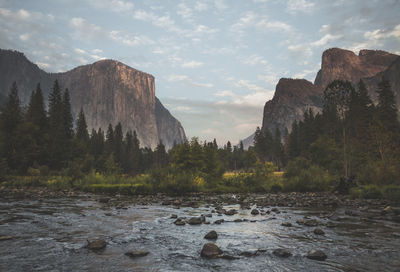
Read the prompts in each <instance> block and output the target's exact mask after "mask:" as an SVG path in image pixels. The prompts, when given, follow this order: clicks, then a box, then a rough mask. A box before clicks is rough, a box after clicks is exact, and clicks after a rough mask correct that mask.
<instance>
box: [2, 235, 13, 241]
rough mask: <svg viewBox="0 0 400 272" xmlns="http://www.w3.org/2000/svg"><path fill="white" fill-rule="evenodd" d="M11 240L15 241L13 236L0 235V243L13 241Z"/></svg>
mask: <svg viewBox="0 0 400 272" xmlns="http://www.w3.org/2000/svg"><path fill="white" fill-rule="evenodd" d="M11 239H13V237H12V236H8V235H3V236H1V235H0V241H6V240H11Z"/></svg>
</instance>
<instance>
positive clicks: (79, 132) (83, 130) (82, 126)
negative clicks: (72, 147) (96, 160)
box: [76, 108, 89, 144]
mask: <svg viewBox="0 0 400 272" xmlns="http://www.w3.org/2000/svg"><path fill="white" fill-rule="evenodd" d="M76 138H77V139H78V140H80V141H82V142H83V143H85V144H87V143H88V141H89V133H88V130H87V124H86V118H85V113H84V112H83V109H82V108H81V110H80V112H79V116H78V120H77V122H76Z"/></svg>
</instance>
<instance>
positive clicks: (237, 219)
mask: <svg viewBox="0 0 400 272" xmlns="http://www.w3.org/2000/svg"><path fill="white" fill-rule="evenodd" d="M233 222H235V223H239V222H243V219H240V218H236V219H235V220H233Z"/></svg>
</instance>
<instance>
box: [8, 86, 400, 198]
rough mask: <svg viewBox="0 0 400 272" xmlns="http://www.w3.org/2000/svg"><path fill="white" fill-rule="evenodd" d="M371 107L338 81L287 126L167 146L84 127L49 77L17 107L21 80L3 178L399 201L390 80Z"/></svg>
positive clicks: (361, 91) (98, 188) (110, 187)
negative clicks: (47, 85)
mask: <svg viewBox="0 0 400 272" xmlns="http://www.w3.org/2000/svg"><path fill="white" fill-rule="evenodd" d="M376 92H377V104H376V105H375V104H374V103H373V102H372V100H371V98H370V97H369V95H368V91H367V89H366V87H365V85H364V83H363V82H362V81H360V82H359V83H358V85H357V86H353V85H352V84H351V83H350V82H345V81H340V80H336V81H333V82H332V83H331V84H329V85H328V86H327V88H326V89H325V91H324V106H323V110H322V112H320V113H314V112H313V111H312V110H308V111H306V112H305V113H304V117H303V120H302V121H298V122H294V123H293V125H292V128H291V131H290V133H289V132H288V131H287V130H286V131H283V132H281V131H280V130H279V129H276V130H275V131H274V132H270V131H268V130H267V131H264V130H261V129H260V128H257V129H256V132H255V137H254V147H250V148H249V149H248V150H244V148H243V143H242V142H240V143H239V144H238V145H237V146H234V145H232V144H231V143H230V142H229V141H228V142H227V143H226V144H224V145H223V147H222V146H221V147H220V146H219V145H218V143H217V142H216V140H215V139H214V141H212V142H206V141H204V142H203V141H199V140H198V138H195V137H194V138H192V139H190V140H188V141H185V142H183V143H179V144H176V145H174V147H173V148H171V149H170V150H166V148H165V146H164V145H163V143H162V142H161V141H160V142H159V144H158V145H157V147H156V148H154V150H152V149H151V148H148V147H141V146H140V142H139V140H138V138H137V136H136V132H135V131H125V133H124V128H123V127H122V126H121V124H120V123H118V124H117V125H115V126H114V127H113V126H112V125H111V124H110V125H109V126H108V129H107V131H103V130H102V129H101V128H99V129H98V130H95V129H93V130H92V131H91V132H90V133H89V131H88V127H87V124H86V120H85V113H84V111H83V110H82V109H81V110H80V112H79V114H78V116H77V118H75V119H76V120H77V121H76V124H74V123H73V120H74V118H73V116H72V112H71V103H70V96H69V91H68V89H66V90H64V91H62V90H61V88H60V86H59V84H58V82H57V81H55V82H54V85H53V88H52V90H51V92H50V94H49V97H48V106H47V107H46V105H45V100H44V97H43V94H42V90H41V88H40V84H38V85H37V88H36V90H34V91H32V94H31V98H30V101H29V104H28V105H27V106H22V105H21V102H20V99H19V96H18V87H17V83H14V84H13V85H12V86H11V89H10V92H9V95H8V97H7V99H6V102H5V103H4V105H3V106H2V108H1V112H0V155H1V156H0V158H1V159H0V182H1V183H2V184H4V185H7V186H17V187H18V186H19V187H20V186H47V187H51V188H55V189H71V188H72V189H78V190H84V191H92V192H99V193H124V194H138V193H141V194H142V193H155V192H164V193H171V194H176V193H178V194H182V193H188V192H197V191H203V192H217V193H221V192H272V193H276V192H281V191H284V192H291V191H299V192H309V191H311V192H317V191H333V192H334V191H339V192H341V193H350V194H351V195H353V196H354V197H364V198H382V197H384V198H390V199H400V137H399V136H400V123H399V120H398V117H397V107H396V103H395V97H394V93H393V92H392V90H391V87H390V82H388V81H386V80H385V79H382V81H381V82H380V83H379V86H378V89H377V90H376Z"/></svg>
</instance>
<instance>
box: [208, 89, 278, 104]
mask: <svg viewBox="0 0 400 272" xmlns="http://www.w3.org/2000/svg"><path fill="white" fill-rule="evenodd" d="M272 95H273V91H268V90H265V91H259V90H258V91H255V92H253V93H250V94H244V95H239V94H236V93H234V92H232V91H230V90H224V91H219V92H217V93H216V94H215V96H217V97H222V98H229V99H230V100H231V103H233V104H235V105H244V106H250V107H261V106H263V105H264V104H265V102H266V101H268V100H269V99H271V98H272ZM217 103H218V104H220V105H224V104H227V103H228V102H227V101H226V100H222V101H218V102H217Z"/></svg>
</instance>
